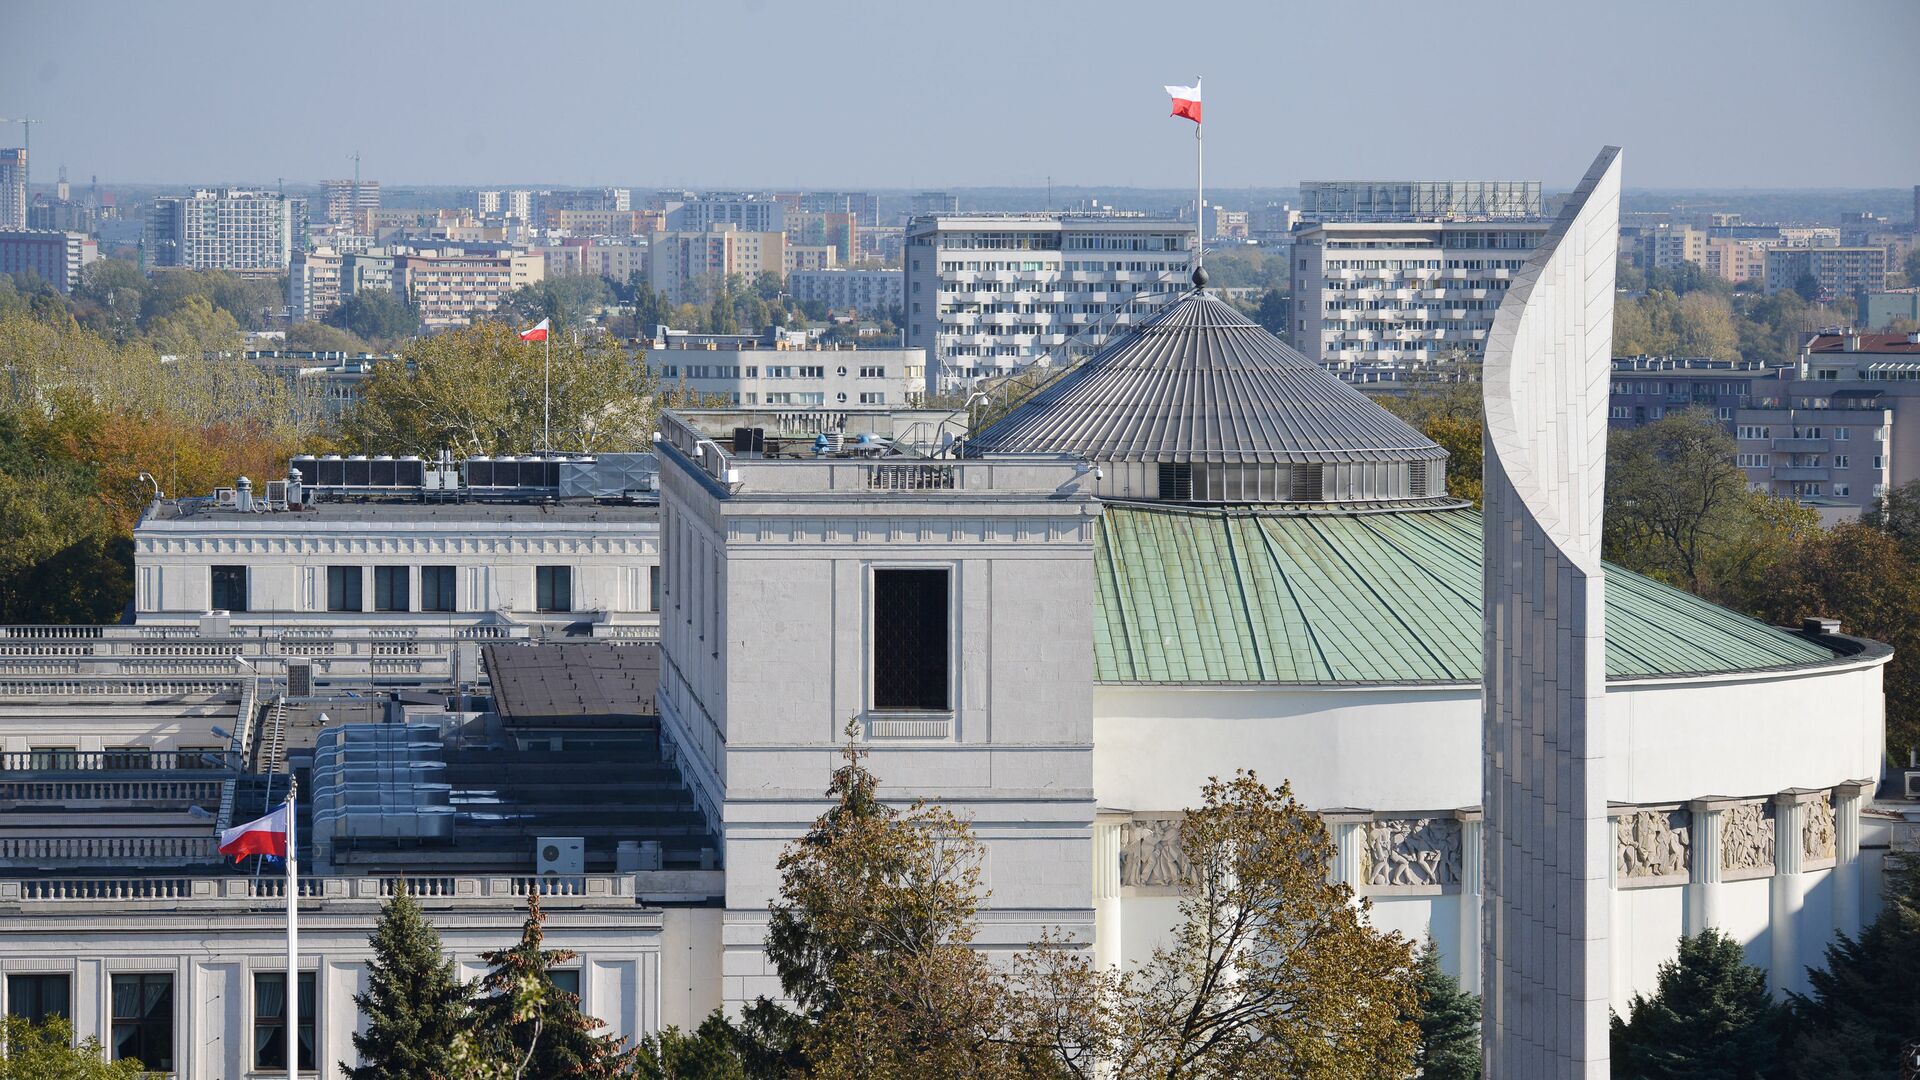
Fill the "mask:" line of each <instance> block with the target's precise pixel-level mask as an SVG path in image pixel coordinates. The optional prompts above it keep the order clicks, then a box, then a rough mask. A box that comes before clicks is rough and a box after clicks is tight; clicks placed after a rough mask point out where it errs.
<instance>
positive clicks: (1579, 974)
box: [1481, 147, 1630, 1080]
mask: <svg viewBox="0 0 1920 1080" xmlns="http://www.w3.org/2000/svg"><path fill="white" fill-rule="evenodd" d="M1619 200H1620V151H1619V149H1618V148H1615V147H1609V148H1608V149H1606V150H1604V151H1602V152H1601V154H1600V157H1599V158H1598V159H1597V160H1596V161H1595V162H1594V164H1593V167H1592V169H1590V170H1589V171H1588V173H1587V176H1586V178H1585V179H1584V180H1582V181H1581V184H1580V186H1579V187H1578V188H1577V189H1575V191H1574V193H1573V195H1572V196H1571V198H1570V199H1569V200H1568V203H1567V206H1566V208H1565V209H1564V210H1562V211H1561V215H1560V220H1559V221H1558V222H1557V223H1556V224H1555V225H1554V227H1553V230H1552V231H1551V232H1549V233H1548V234H1547V236H1546V237H1545V239H1544V240H1543V241H1542V244H1541V248H1540V250H1539V251H1538V252H1537V253H1536V254H1535V255H1534V256H1533V257H1532V258H1531V259H1529V260H1528V262H1527V265H1526V267H1525V268H1524V269H1523V270H1522V271H1521V272H1520V273H1519V274H1518V275H1517V276H1516V277H1515V279H1514V283H1513V287H1512V288H1511V289H1509V290H1508V291H1507V294H1506V298H1505V299H1504V300H1502V301H1501V304H1500V311H1499V314H1498V315H1497V317H1496V318H1495V320H1494V326H1493V332H1492V334H1491V335H1490V338H1489V341H1488V347H1487V364H1486V371H1485V380H1486V393H1485V396H1486V424H1487V447H1488V451H1489V452H1488V454H1487V457H1486V478H1485V480H1486V516H1485V518H1484V521H1485V523H1486V525H1485V530H1486V531H1485V540H1484V559H1485V582H1486V587H1485V592H1484V597H1485V639H1484V654H1483V659H1482V672H1483V674H1482V679H1483V684H1482V685H1483V687H1484V690H1483V696H1484V704H1483V708H1484V715H1485V727H1484V730H1483V744H1482V747H1481V752H1482V754H1483V768H1484V773H1483V775H1484V776H1485V782H1484V795H1483V805H1484V807H1485V811H1484V812H1485V829H1486V837H1485V843H1484V845H1482V850H1483V851H1484V852H1485V886H1486V901H1485V905H1484V912H1483V917H1484V918H1485V920H1486V922H1487V925H1488V926H1489V928H1490V929H1489V930H1488V932H1487V933H1486V935H1485V947H1484V955H1485V973H1484V978H1483V982H1482V991H1483V992H1482V1001H1483V1003H1484V1004H1483V1006H1482V1007H1483V1010H1484V1012H1483V1016H1484V1018H1485V1019H1484V1022H1483V1027H1482V1029H1481V1042H1482V1045H1483V1046H1484V1048H1485V1058H1486V1065H1487V1070H1488V1072H1489V1073H1491V1074H1492V1075H1494V1076H1530V1077H1565V1078H1567V1080H1573V1078H1578V1077H1585V1078H1587V1080H1604V1078H1605V1077H1606V1076H1607V1075H1608V1063H1607V1062H1608V1047H1607V1016H1608V1009H1607V1006H1608V996H1609V995H1608V990H1609V986H1610V979H1609V976H1608V963H1609V961H1610V959H1611V953H1610V949H1611V946H1610V944H1609V933H1608V931H1609V928H1610V926H1611V921H1612V915H1611V911H1610V905H1609V896H1608V887H1607V886H1608V872H1609V867H1610V866H1611V864H1612V861H1613V859H1612V853H1613V842H1612V837H1610V836H1609V835H1608V834H1609V829H1608V815H1607V772H1608V768H1609V755H1608V752H1607V751H1608V726H1607V710H1606V695H1607V685H1606V673H1607V658H1606V649H1607V643H1606V611H1605V605H1604V592H1603V590H1604V588H1605V578H1606V574H1605V571H1604V570H1603V569H1602V568H1601V565H1600V535H1601V529H1600V517H1601V507H1602V506H1603V505H1604V502H1605V499H1604V491H1605V483H1606V448H1607V376H1608V374H1609V372H1610V370H1611V367H1612V355H1613V354H1612V345H1613V270H1614V262H1615V260H1616V258H1617V257H1618V253H1619V252H1618V249H1619V236H1620V205H1619ZM1623 764H1624V763H1623ZM1629 767H1630V766H1629Z"/></svg>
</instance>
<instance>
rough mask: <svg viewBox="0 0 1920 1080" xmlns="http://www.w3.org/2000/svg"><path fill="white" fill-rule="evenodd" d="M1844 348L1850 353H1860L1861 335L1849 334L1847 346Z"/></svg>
mask: <svg viewBox="0 0 1920 1080" xmlns="http://www.w3.org/2000/svg"><path fill="white" fill-rule="evenodd" d="M1842 347H1843V348H1845V349H1846V351H1848V352H1859V351H1860V335H1859V334H1853V333H1849V334H1848V335H1847V340H1846V344H1845V345H1844V346H1842Z"/></svg>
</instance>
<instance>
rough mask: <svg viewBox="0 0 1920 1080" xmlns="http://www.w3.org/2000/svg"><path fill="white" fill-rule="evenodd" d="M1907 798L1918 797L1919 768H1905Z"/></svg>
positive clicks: (1919, 784)
mask: <svg viewBox="0 0 1920 1080" xmlns="http://www.w3.org/2000/svg"><path fill="white" fill-rule="evenodd" d="M1907 798H1909V799H1920V769H1908V770H1907Z"/></svg>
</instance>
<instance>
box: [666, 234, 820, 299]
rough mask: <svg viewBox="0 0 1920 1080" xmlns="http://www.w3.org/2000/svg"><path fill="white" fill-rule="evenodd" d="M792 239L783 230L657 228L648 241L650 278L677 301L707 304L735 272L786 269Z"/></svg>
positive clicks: (766, 271) (759, 272)
mask: <svg viewBox="0 0 1920 1080" xmlns="http://www.w3.org/2000/svg"><path fill="white" fill-rule="evenodd" d="M786 270H787V238H786V235H785V234H784V233H782V232H780V231H778V230H770V231H767V232H746V231H742V230H740V229H737V228H734V227H732V226H720V227H716V228H714V229H712V230H709V231H695V232H657V233H654V234H653V235H652V236H651V237H649V238H648V240H647V283H648V284H649V285H650V286H651V287H652V288H654V289H655V290H657V291H659V292H661V293H664V294H666V297H667V301H668V302H669V303H672V304H685V303H695V304H700V303H706V302H708V301H709V300H711V299H712V292H713V289H714V287H715V286H716V285H718V284H720V283H722V282H724V281H725V280H726V279H727V278H728V277H729V276H730V275H733V274H740V275H742V276H745V277H747V278H752V277H754V276H756V275H758V274H762V273H775V274H781V273H785V272H786Z"/></svg>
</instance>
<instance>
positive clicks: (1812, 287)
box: [1793, 274, 1820, 304]
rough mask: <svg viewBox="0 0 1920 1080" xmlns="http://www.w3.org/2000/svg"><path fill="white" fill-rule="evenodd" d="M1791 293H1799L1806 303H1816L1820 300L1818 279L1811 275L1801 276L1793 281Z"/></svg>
mask: <svg viewBox="0 0 1920 1080" xmlns="http://www.w3.org/2000/svg"><path fill="white" fill-rule="evenodd" d="M1793 291H1794V292H1797V293H1799V294H1800V298H1801V299H1802V300H1805V301H1806V302H1807V303H1809V304H1811V303H1816V302H1818V301H1819V299H1820V279H1819V278H1816V277H1814V276H1813V275H1812V274H1801V275H1800V276H1799V277H1797V278H1794V279H1793Z"/></svg>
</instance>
